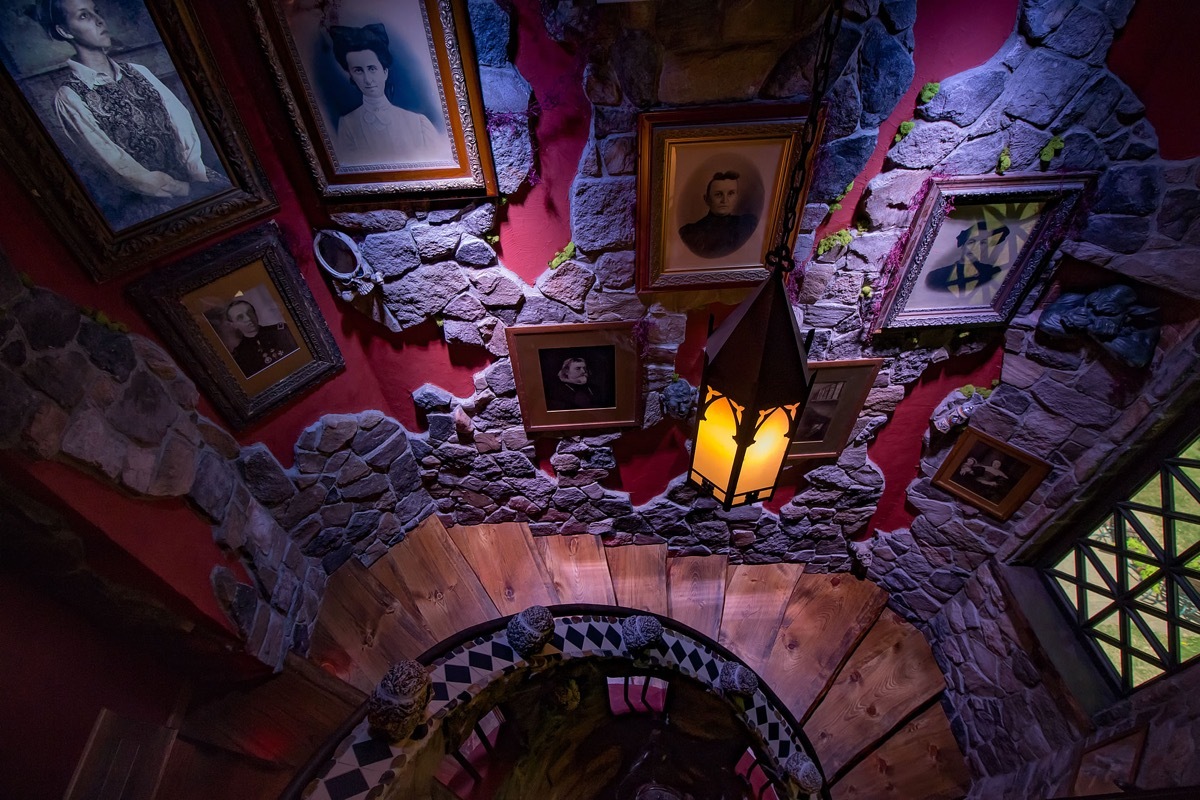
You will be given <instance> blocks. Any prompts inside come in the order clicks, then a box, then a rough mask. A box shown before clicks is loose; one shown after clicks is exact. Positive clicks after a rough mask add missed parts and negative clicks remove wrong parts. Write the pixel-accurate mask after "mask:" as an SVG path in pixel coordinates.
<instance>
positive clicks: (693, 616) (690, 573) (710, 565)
mask: <svg viewBox="0 0 1200 800" xmlns="http://www.w3.org/2000/svg"><path fill="white" fill-rule="evenodd" d="M728 562H729V559H728V558H726V557H725V556H686V557H683V558H668V559H667V594H668V596H669V597H668V603H669V608H670V613H671V618H672V619H676V620H679V621H680V622H682V623H683V624H684V625H688V626H690V627H692V628H695V629H696V630H697V631H699V632H700V633H703V634H704V635H705V636H708V637H710V638H712V639H716V638H717V637H718V636H719V635H720V633H721V612H722V611H723V610H724V608H725V569H726V567H727V565H728Z"/></svg>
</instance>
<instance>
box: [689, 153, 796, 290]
mask: <svg viewBox="0 0 1200 800" xmlns="http://www.w3.org/2000/svg"><path fill="white" fill-rule="evenodd" d="M676 150H678V153H677V158H676V161H675V163H676V165H677V174H676V176H675V181H674V184H673V185H674V186H675V192H674V193H673V195H672V196H671V197H670V199H669V201H668V203H669V209H668V220H669V222H668V226H669V227H668V230H667V232H666V233H667V237H668V240H667V264H666V268H667V270H670V269H672V267H673V266H686V267H688V268H693V267H697V266H699V267H701V268H704V267H708V266H729V265H733V264H749V263H759V262H760V260H761V258H762V250H763V248H764V246H765V239H766V235H767V228H768V227H770V226H769V225H768V224H767V220H765V219H764V216H766V211H767V210H768V209H767V208H766V205H767V202H768V197H767V189H766V187H765V185H764V183H765V181H764V177H763V176H764V173H765V174H766V176H767V178H766V180H767V181H770V180H772V179H773V178H774V175H775V172H776V171H777V170H778V168H779V162H780V159H781V158H782V155H783V150H782V147H781V146H780V145H779V143H774V144H772V145H770V146H764V145H759V144H757V143H753V144H746V145H743V144H740V143H739V144H738V145H737V146H736V147H734V146H729V147H727V148H726V149H723V150H717V149H716V148H714V147H712V146H700V147H696V146H693V145H680V146H678V147H677V148H676Z"/></svg>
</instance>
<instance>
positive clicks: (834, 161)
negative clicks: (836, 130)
mask: <svg viewBox="0 0 1200 800" xmlns="http://www.w3.org/2000/svg"><path fill="white" fill-rule="evenodd" d="M878 135H879V131H877V130H875V129H872V130H863V131H859V132H858V133H856V134H854V135H853V136H847V137H846V138H844V139H838V140H837V141H836V142H830V143H828V144H826V145H825V146H823V147H822V148H821V150H820V152H819V153H818V155H817V165H816V167H815V169H814V172H813V183H812V188H811V189H810V194H809V199H810V200H812V201H813V202H819V203H826V202H831V201H832V200H833V199H834V198H835V197H838V196H839V195H841V194H842V192H844V191H845V190H846V185H847V184H849V183H850V181H852V180H854V179H855V178H856V177H857V176H858V173H859V172H861V171H862V168H863V167H865V166H866V165H867V160H868V159H870V157H871V153H872V152H874V150H875V143H876V141H877V140H878Z"/></svg>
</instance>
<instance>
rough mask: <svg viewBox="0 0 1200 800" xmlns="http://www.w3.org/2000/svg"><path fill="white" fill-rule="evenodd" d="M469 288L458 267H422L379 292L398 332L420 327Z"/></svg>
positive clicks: (453, 265)
mask: <svg viewBox="0 0 1200 800" xmlns="http://www.w3.org/2000/svg"><path fill="white" fill-rule="evenodd" d="M469 285H470V284H469V283H468V281H467V279H466V277H465V276H464V275H463V273H462V270H461V269H459V267H458V265H456V264H454V263H453V262H446V263H443V264H423V265H421V266H420V267H418V268H416V269H414V270H412V271H411V272H409V273H407V274H406V275H404V276H403V277H402V278H400V279H399V280H396V281H392V282H390V283H388V284H386V285H385V286H384V290H383V291H384V297H385V298H386V302H387V305H388V308H389V309H390V310H391V311H392V314H393V315H394V316H395V317H396V320H397V322H398V323H399V324H400V327H401V329H405V328H411V327H414V326H416V325H420V324H421V323H422V322H424V321H425V320H427V319H429V318H430V317H432V316H433V315H434V314H437V313H439V312H441V310H442V309H443V308H445V307H446V304H447V303H449V302H450V300H452V299H453V298H454V297H455V296H456V295H458V294H459V293H460V292H464V291H466V289H467V287H468V286H469Z"/></svg>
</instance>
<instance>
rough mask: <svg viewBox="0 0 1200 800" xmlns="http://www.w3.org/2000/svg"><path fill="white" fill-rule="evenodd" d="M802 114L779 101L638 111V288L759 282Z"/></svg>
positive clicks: (775, 238)
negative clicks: (773, 103)
mask: <svg viewBox="0 0 1200 800" xmlns="http://www.w3.org/2000/svg"><path fill="white" fill-rule="evenodd" d="M807 117H808V106H807V105H803V104H781V105H751V106H730V107H726V108H699V109H675V110H671V111H654V112H650V113H646V114H642V115H641V116H640V117H639V118H638V175H637V213H638V219H637V248H636V249H637V288H638V291H640V292H662V291H680V290H696V289H718V288H727V287H736V286H753V285H755V284H759V283H762V281H763V280H764V279H765V278H766V277H767V274H768V271H767V268H766V266H765V265H766V257H767V253H768V251H770V250H771V249H773V248H774V247H776V246H777V245H778V244H779V243H780V241H781V239H782V238H783V231H782V230H781V226H780V221H781V219H782V211H783V203H784V201H785V198H786V196H787V190H788V186H789V180H790V178H791V175H792V171H793V168H794V167H795V165H796V162H797V161H799V159H800V149H801V148H800V135H801V131H802V129H803V128H804V123H805V120H806V118H807ZM822 120H823V118H822ZM819 137H820V134H819V132H818V140H819ZM814 152H815V148H814ZM807 166H808V167H810V168H809V169H807V170H806V177H805V181H806V185H805V187H804V189H803V191H802V192H801V194H800V201H799V206H800V207H803V205H804V198H805V197H806V196H807V194H808V186H807V182H808V181H809V180H810V179H811V164H809V165H807ZM798 211H799V209H797V212H798ZM787 244H788V246H789V247H791V246H793V245H794V244H795V233H793V234H792V239H791V240H790V241H788V242H787Z"/></svg>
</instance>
